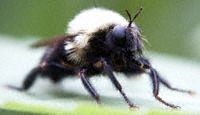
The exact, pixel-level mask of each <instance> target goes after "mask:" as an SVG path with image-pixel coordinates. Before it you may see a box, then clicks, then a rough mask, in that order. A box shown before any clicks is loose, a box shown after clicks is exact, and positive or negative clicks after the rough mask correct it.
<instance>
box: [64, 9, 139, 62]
mask: <svg viewBox="0 0 200 115" xmlns="http://www.w3.org/2000/svg"><path fill="white" fill-rule="evenodd" d="M128 23H129V22H128V21H127V20H126V19H125V18H124V17H123V16H121V15H120V14H119V13H116V12H114V11H111V10H108V9H104V8H91V9H87V10H83V11H81V12H80V13H79V14H78V15H76V16H75V17H74V18H73V19H72V20H71V21H70V22H69V24H68V26H67V31H66V33H67V34H69V35H74V34H78V35H77V36H76V37H75V39H74V41H73V42H66V45H65V50H66V52H67V53H71V49H73V50H74V51H75V52H74V53H71V54H70V55H69V59H71V60H74V61H75V62H77V63H79V62H82V60H83V57H84V56H83V55H84V54H85V52H84V47H86V46H87V45H88V44H87V42H88V40H89V39H90V38H91V37H90V36H91V35H92V33H94V32H97V31H98V30H100V29H101V30H102V29H104V28H105V29H106V28H108V27H109V26H110V25H124V26H128ZM132 26H135V24H134V23H132Z"/></svg>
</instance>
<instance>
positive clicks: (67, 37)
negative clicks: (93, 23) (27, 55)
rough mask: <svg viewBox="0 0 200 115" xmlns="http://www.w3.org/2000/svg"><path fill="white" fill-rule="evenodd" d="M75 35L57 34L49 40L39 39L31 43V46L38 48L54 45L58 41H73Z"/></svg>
mask: <svg viewBox="0 0 200 115" xmlns="http://www.w3.org/2000/svg"><path fill="white" fill-rule="evenodd" d="M75 36H76V35H63V36H57V37H54V38H51V39H48V40H40V41H37V42H35V43H33V44H31V47H32V48H38V47H45V46H52V45H55V44H57V43H61V42H63V41H65V40H67V41H73V38H74V37H75Z"/></svg>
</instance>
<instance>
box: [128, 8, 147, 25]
mask: <svg viewBox="0 0 200 115" xmlns="http://www.w3.org/2000/svg"><path fill="white" fill-rule="evenodd" d="M142 10H143V8H142V7H140V9H138V10H137V12H136V14H135V16H134V17H133V18H132V17H131V14H130V12H129V11H128V10H125V11H126V13H127V15H128V17H129V24H128V27H131V24H132V23H133V21H134V20H135V19H136V18H137V17H138V16H139V15H140V14H141V12H142Z"/></svg>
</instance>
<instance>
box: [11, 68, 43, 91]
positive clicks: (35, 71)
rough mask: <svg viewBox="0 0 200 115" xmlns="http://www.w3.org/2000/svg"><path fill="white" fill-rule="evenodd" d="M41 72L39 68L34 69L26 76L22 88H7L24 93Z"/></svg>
mask: <svg viewBox="0 0 200 115" xmlns="http://www.w3.org/2000/svg"><path fill="white" fill-rule="evenodd" d="M40 72H41V67H39V66H38V67H35V68H34V69H32V70H31V72H30V73H29V74H28V75H27V76H26V78H25V80H24V81H23V84H22V87H16V86H12V85H7V87H8V88H11V89H15V90H18V91H25V90H28V89H29V88H30V87H31V86H32V85H33V83H34V82H35V80H36V78H37V76H38V74H40Z"/></svg>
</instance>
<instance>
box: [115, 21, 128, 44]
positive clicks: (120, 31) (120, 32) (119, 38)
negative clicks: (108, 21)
mask: <svg viewBox="0 0 200 115" xmlns="http://www.w3.org/2000/svg"><path fill="white" fill-rule="evenodd" d="M112 31H113V32H112V33H113V36H114V38H115V41H116V42H117V43H118V44H120V45H122V44H123V42H124V41H125V31H126V27H125V26H121V25H117V26H115V27H114V28H113V30H112Z"/></svg>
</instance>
